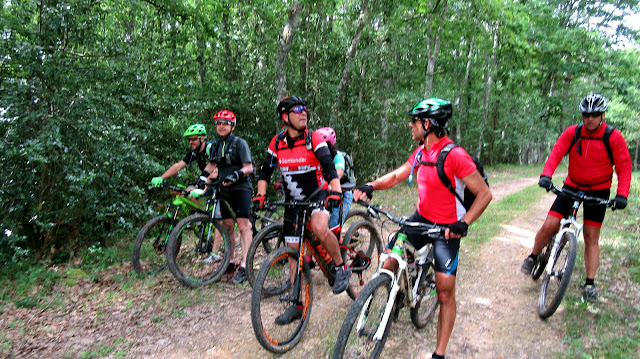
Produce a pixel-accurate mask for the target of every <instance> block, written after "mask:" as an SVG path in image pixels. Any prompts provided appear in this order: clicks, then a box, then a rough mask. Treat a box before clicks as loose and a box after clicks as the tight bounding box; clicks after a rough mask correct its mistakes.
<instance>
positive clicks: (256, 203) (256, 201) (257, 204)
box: [253, 194, 267, 210]
mask: <svg viewBox="0 0 640 359" xmlns="http://www.w3.org/2000/svg"><path fill="white" fill-rule="evenodd" d="M266 201H267V196H265V195H263V194H262V195H258V196H255V197H253V207H254V208H257V209H258V210H263V209H264V203H265V202H266Z"/></svg>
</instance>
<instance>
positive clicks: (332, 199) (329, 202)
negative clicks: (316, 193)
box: [324, 191, 342, 208]
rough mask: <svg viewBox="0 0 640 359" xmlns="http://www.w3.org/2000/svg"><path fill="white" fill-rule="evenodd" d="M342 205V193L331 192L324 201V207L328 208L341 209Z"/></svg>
mask: <svg viewBox="0 0 640 359" xmlns="http://www.w3.org/2000/svg"><path fill="white" fill-rule="evenodd" d="M340 204H342V192H334V191H331V193H329V195H328V196H327V198H326V199H325V200H324V206H325V207H326V208H334V207H340Z"/></svg>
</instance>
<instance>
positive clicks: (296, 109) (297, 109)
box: [289, 105, 307, 113]
mask: <svg viewBox="0 0 640 359" xmlns="http://www.w3.org/2000/svg"><path fill="white" fill-rule="evenodd" d="M289 112H293V113H303V112H307V106H303V105H299V106H296V107H292V108H291V110H289Z"/></svg>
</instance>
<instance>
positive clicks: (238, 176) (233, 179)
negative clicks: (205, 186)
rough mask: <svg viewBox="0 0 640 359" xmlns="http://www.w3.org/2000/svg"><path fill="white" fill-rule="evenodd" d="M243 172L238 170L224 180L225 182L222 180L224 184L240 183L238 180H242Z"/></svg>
mask: <svg viewBox="0 0 640 359" xmlns="http://www.w3.org/2000/svg"><path fill="white" fill-rule="evenodd" d="M242 175H243V173H242V171H240V170H237V171H233V173H231V174H229V175H227V177H225V178H224V180H222V182H224V183H232V184H233V183H236V182H238V180H240V179H241V178H242Z"/></svg>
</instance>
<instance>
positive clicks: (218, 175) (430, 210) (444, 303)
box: [151, 94, 631, 359]
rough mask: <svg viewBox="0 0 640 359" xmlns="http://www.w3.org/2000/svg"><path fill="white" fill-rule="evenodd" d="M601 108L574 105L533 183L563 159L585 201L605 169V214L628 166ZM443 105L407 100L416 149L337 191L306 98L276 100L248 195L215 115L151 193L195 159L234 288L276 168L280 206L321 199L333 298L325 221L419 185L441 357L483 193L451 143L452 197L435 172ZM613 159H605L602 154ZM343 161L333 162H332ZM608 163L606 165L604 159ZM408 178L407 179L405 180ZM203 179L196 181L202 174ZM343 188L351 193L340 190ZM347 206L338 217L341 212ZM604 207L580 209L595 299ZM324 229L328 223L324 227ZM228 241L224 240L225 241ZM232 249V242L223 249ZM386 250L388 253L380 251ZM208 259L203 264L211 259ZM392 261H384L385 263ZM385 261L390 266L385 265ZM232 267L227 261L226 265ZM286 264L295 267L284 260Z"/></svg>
mask: <svg viewBox="0 0 640 359" xmlns="http://www.w3.org/2000/svg"><path fill="white" fill-rule="evenodd" d="M606 109H607V102H606V99H605V98H604V97H602V96H601V95H598V94H592V95H589V96H587V97H585V98H584V99H583V100H582V102H581V103H580V111H581V113H582V120H583V126H581V127H580V130H581V133H579V134H577V135H574V134H576V133H577V132H576V127H577V125H574V126H571V127H569V128H568V129H567V130H566V131H565V132H564V133H563V134H562V135H561V136H560V138H559V139H558V142H557V143H556V144H555V146H554V148H553V151H552V152H551V154H550V156H549V158H548V159H547V162H546V164H545V167H544V171H543V173H542V175H541V177H540V181H539V184H540V186H542V187H545V188H549V186H550V183H551V176H552V175H553V173H554V171H555V169H556V167H557V166H558V164H559V162H560V160H561V159H562V157H564V155H565V154H567V153H569V175H568V176H567V179H566V180H565V186H566V187H569V188H572V189H574V190H580V191H584V192H585V193H587V194H588V195H591V196H598V197H602V198H608V196H609V189H610V187H611V178H612V174H613V167H615V171H616V173H617V175H618V190H617V195H616V197H615V205H614V208H619V209H621V208H624V207H625V206H626V202H627V199H626V198H627V197H628V194H629V188H630V181H631V159H630V155H629V151H628V148H627V146H626V142H625V140H624V138H623V137H622V134H621V133H620V131H618V130H616V129H614V130H613V131H612V132H611V131H609V133H610V136H607V138H606V140H607V141H609V142H610V145H609V143H606V144H605V141H604V140H603V133H604V132H605V129H606V128H607V125H606V124H605V123H604V117H605V114H604V113H605V111H606ZM452 110H453V108H452V104H451V102H449V101H446V100H442V99H438V98H429V99H425V100H423V101H420V102H418V103H416V104H415V105H414V106H413V107H412V108H411V110H410V111H409V112H408V113H407V115H408V116H410V118H411V120H410V122H409V127H410V129H411V136H412V139H413V140H414V141H416V142H418V143H419V145H418V146H417V148H416V149H415V150H414V151H413V152H412V153H411V155H410V156H409V157H408V158H407V161H406V162H404V163H403V164H402V165H401V166H400V167H398V168H396V169H395V170H393V171H391V172H389V173H387V174H385V175H383V176H381V177H379V178H377V179H375V180H374V181H371V182H368V183H366V184H364V185H361V186H359V187H354V186H355V183H349V184H348V186H345V184H344V181H343V183H342V184H341V179H340V177H341V175H342V173H343V171H344V158H343V157H342V156H341V155H340V153H339V151H337V149H336V134H335V131H334V130H333V129H331V128H328V127H325V128H321V129H318V130H316V131H312V130H310V129H309V128H308V126H307V124H308V118H307V115H308V108H307V103H306V101H305V100H304V99H303V98H301V97H299V96H289V97H286V98H284V99H282V100H281V101H280V102H279V103H278V106H277V108H276V111H277V114H278V117H279V120H280V121H282V124H283V126H284V130H283V131H282V132H280V133H278V134H276V135H275V136H273V137H272V139H271V141H270V143H269V145H268V149H267V154H266V156H265V158H264V160H263V162H262V163H261V164H260V171H259V177H258V184H257V190H256V194H255V196H253V198H252V185H251V177H252V176H251V175H252V173H253V170H254V168H253V165H252V157H251V152H250V149H249V146H248V145H247V143H246V141H244V140H243V139H241V138H239V137H236V136H234V135H233V134H232V132H233V130H234V129H235V126H236V116H235V115H234V114H233V112H231V111H228V110H222V111H220V112H218V113H217V114H216V115H215V116H214V117H213V120H214V122H215V124H216V130H217V134H218V136H219V137H218V138H217V139H216V140H215V141H213V142H207V140H206V129H205V126H204V125H202V124H195V125H192V126H190V127H189V128H188V129H187V131H186V132H185V133H184V136H185V137H186V138H187V139H188V140H189V144H190V150H189V151H188V152H187V155H186V156H185V157H184V158H183V159H182V160H181V161H179V162H177V163H176V164H174V165H172V166H171V167H170V168H169V169H167V171H166V172H165V173H164V174H162V175H161V176H160V177H154V178H153V179H152V181H151V183H152V185H153V186H159V185H161V184H162V182H163V180H165V179H167V178H168V177H171V176H173V175H175V174H176V173H178V171H180V170H181V169H182V168H184V167H185V166H187V165H188V164H190V163H192V162H194V161H195V162H196V163H197V164H198V167H199V168H200V170H201V171H202V175H201V176H204V177H205V178H206V179H207V180H206V181H203V182H204V183H194V184H193V185H192V188H193V189H194V191H192V193H195V194H196V195H198V194H201V193H202V192H201V191H202V189H201V188H203V187H204V186H206V182H207V181H211V180H214V179H220V180H221V181H222V183H223V191H225V192H228V193H232V195H231V196H230V197H229V198H231V199H232V200H231V202H230V204H231V208H232V210H233V211H234V213H231V212H230V211H229V210H228V209H226V208H224V207H223V208H222V209H221V213H220V216H221V218H222V220H223V223H224V225H225V226H226V228H227V230H228V231H229V233H233V227H234V225H235V224H236V223H237V225H238V229H239V231H240V236H241V244H242V258H241V260H240V264H239V265H238V266H237V270H236V266H235V265H233V266H231V265H230V267H231V268H230V269H229V270H228V271H235V276H234V277H233V280H232V281H233V282H234V283H241V282H243V281H244V280H245V279H246V274H245V269H244V268H245V264H246V254H247V249H248V247H249V244H250V243H251V227H250V222H249V220H248V218H249V213H250V212H249V211H250V206H251V205H252V203H253V205H254V206H255V207H256V208H258V209H261V208H263V207H264V205H265V202H266V201H267V188H268V184H269V182H270V180H271V177H272V174H273V171H274V169H275V168H276V167H278V168H279V170H280V172H281V174H282V185H283V188H284V194H285V200H286V201H323V202H324V203H325V208H324V209H317V210H315V211H314V212H313V213H312V214H311V219H310V222H309V223H310V230H311V231H312V232H313V234H314V235H315V236H316V237H317V239H318V240H319V241H320V243H321V244H322V245H323V246H324V248H325V249H326V250H327V252H328V253H329V254H330V255H331V257H332V259H333V261H334V263H335V265H336V279H335V282H334V284H333V292H334V293H335V294H339V293H342V292H343V291H344V290H345V289H346V288H347V287H348V284H349V277H350V275H351V271H350V270H349V269H348V268H347V266H346V264H345V263H343V259H342V256H341V255H340V250H339V244H338V239H337V237H336V235H335V234H334V232H332V231H331V228H332V227H334V226H335V225H336V223H337V220H338V216H339V213H337V212H336V213H335V214H333V215H332V214H331V213H330V211H335V210H336V209H337V208H339V207H340V205H341V204H343V202H345V204H349V203H351V201H352V200H353V201H359V200H366V199H367V198H368V199H371V198H372V195H373V193H374V191H379V190H385V189H389V188H391V187H393V186H395V185H397V184H398V183H401V182H403V181H405V180H406V179H407V178H413V177H414V176H415V178H416V182H417V187H418V199H417V203H416V211H415V213H413V215H412V216H411V217H410V218H409V220H410V221H414V222H423V223H430V224H437V225H440V226H444V227H446V230H445V234H444V236H443V237H441V238H439V239H437V240H435V243H434V244H433V246H434V253H435V266H436V291H437V295H438V302H439V304H440V313H439V316H438V324H437V340H436V348H435V351H434V353H433V355H432V358H436V359H439V358H444V355H445V351H446V347H447V344H448V342H449V338H450V336H451V333H452V330H453V326H454V322H455V317H456V299H455V279H456V271H457V268H458V255H459V249H460V239H461V237H462V236H465V235H466V234H467V230H468V227H469V226H470V225H471V224H472V223H473V222H474V221H476V220H477V219H478V218H479V217H480V216H481V214H482V213H483V211H484V210H485V209H486V207H487V206H488V205H489V203H490V201H491V199H492V194H491V191H490V189H489V187H488V185H487V183H486V182H485V181H484V179H483V177H482V176H481V175H480V173H479V172H478V171H477V169H476V165H475V163H474V161H473V159H472V158H471V156H470V155H469V154H468V153H467V152H466V151H465V150H464V149H463V148H462V147H460V146H456V147H453V148H451V149H450V153H449V155H448V156H447V157H446V161H445V162H444V166H443V167H444V175H445V176H446V177H447V178H448V179H449V181H450V183H451V186H452V188H453V189H454V191H453V190H450V188H449V187H447V186H446V185H445V184H444V183H443V181H442V180H441V177H440V176H439V173H438V168H437V166H436V164H437V161H438V155H439V154H440V151H441V150H442V149H443V148H444V147H445V146H446V145H448V144H450V143H452V142H453V140H452V139H450V138H449V137H447V132H448V122H449V120H450V119H451V116H452ZM610 152H611V153H612V155H608V154H609V153H610ZM341 157H342V159H341ZM610 157H611V158H610ZM414 173H415V175H414ZM201 178H202V177H201ZM343 188H345V189H351V188H354V190H353V193H351V191H345V192H346V194H345V193H344V192H343ZM465 188H466V189H468V190H469V191H470V192H471V193H473V195H474V196H475V200H474V201H473V204H472V205H471V206H470V207H469V208H468V209H466V208H465V206H464V205H463V202H464V198H463V197H464V191H465ZM570 207H571V206H570V204H569V205H567V203H564V202H563V201H562V199H561V197H558V199H557V200H556V202H555V203H554V205H553V206H552V207H551V210H550V212H549V215H548V217H547V220H546V221H545V223H544V224H543V226H542V228H541V229H540V231H539V232H538V233H537V235H536V241H535V244H534V247H533V249H532V252H531V255H530V256H529V257H527V259H525V262H524V264H523V265H522V271H523V272H527V271H528V272H531V268H532V267H533V265H534V264H535V263H536V262H535V261H536V260H537V255H538V254H539V253H540V251H541V249H542V248H543V247H544V246H545V245H546V243H547V242H548V241H549V240H550V238H551V236H552V235H553V234H554V233H555V232H556V231H557V230H558V226H559V221H560V218H563V217H564V216H566V215H568V210H569V209H570ZM347 211H348V209H346V210H344V214H346V212H347ZM604 213H605V208H600V207H599V206H598V207H587V206H585V231H584V234H585V235H584V236H585V266H586V268H587V279H586V283H585V285H584V297H585V298H586V299H587V300H595V298H596V295H597V292H596V289H595V286H594V282H593V280H594V276H595V271H596V269H597V265H598V257H599V249H598V237H599V232H600V226H601V224H602V220H603V218H604ZM293 216H295V214H293V213H291V211H289V210H287V209H286V208H285V212H284V221H285V226H284V229H283V232H284V233H283V234H284V237H285V241H286V243H287V245H288V246H291V247H295V248H297V246H298V245H299V243H298V236H296V235H295V229H294V228H293V226H291V225H289V226H288V225H287V223H293V222H294V221H295V219H294V218H292V217H293ZM330 222H331V223H330ZM233 237H234V236H233V235H231V238H232V239H233ZM407 240H408V241H410V242H411V244H412V245H413V246H414V247H415V248H416V249H419V248H421V247H423V246H424V245H425V244H426V243H427V242H426V241H427V239H426V238H424V237H422V236H420V235H418V234H414V235H408V238H407ZM231 248H235V243H233V242H232V247H231ZM387 250H388V251H390V249H389V248H387ZM216 259H217V258H216V254H215V253H213V254H212V255H211V258H210V259H209V258H207V260H216ZM392 261H393V260H391V262H392ZM391 262H390V263H385V264H384V265H385V267H387V268H389V269H391V268H393V266H394V263H391ZM232 263H236V262H235V261H232ZM291 265H294V264H293V263H291ZM302 315H303V313H302V304H301V303H297V304H293V305H291V306H290V307H289V308H287V309H286V310H285V311H284V312H283V313H282V314H281V315H280V316H278V317H277V318H276V324H278V325H287V324H288V323H291V322H292V321H294V320H295V319H298V318H300V317H301V316H302Z"/></svg>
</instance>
